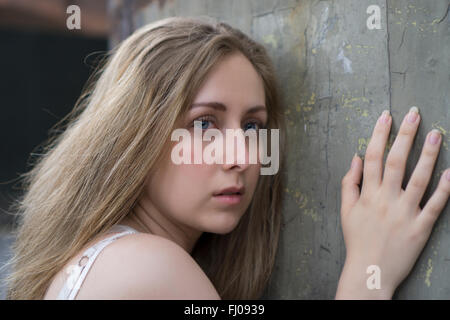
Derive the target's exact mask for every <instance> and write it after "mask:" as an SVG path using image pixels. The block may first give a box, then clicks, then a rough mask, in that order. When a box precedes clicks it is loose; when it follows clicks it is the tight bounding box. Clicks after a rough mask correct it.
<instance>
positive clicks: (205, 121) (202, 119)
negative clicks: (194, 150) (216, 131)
mask: <svg viewBox="0 0 450 320" xmlns="http://www.w3.org/2000/svg"><path fill="white" fill-rule="evenodd" d="M196 121H197V122H198V123H197V126H196V123H195V122H196ZM208 122H212V119H211V118H209V117H200V118H197V119H195V120H194V122H193V124H192V126H193V127H195V128H200V129H202V130H206V129H208V127H209V126H208ZM199 123H200V124H199Z"/></svg>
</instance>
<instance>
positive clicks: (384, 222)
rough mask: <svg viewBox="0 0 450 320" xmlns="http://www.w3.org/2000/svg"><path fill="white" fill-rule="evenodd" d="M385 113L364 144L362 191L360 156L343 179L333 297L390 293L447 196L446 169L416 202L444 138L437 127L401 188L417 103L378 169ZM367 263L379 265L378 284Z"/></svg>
mask: <svg viewBox="0 0 450 320" xmlns="http://www.w3.org/2000/svg"><path fill="white" fill-rule="evenodd" d="M385 115H386V118H383V115H382V116H381V117H380V118H379V119H378V121H377V123H376V126H375V129H374V131H373V134H372V137H371V139H370V143H369V145H368V146H367V151H366V155H365V160H364V180H363V185H362V189H361V193H360V191H359V186H358V185H359V184H360V182H361V176H362V174H363V163H362V160H361V159H360V158H359V157H354V158H353V161H352V168H351V169H350V170H349V171H348V172H347V174H346V175H345V176H344V178H343V179H342V206H341V222H342V231H343V234H344V241H345V246H346V260H345V264H344V268H343V270H342V274H341V277H340V279H339V284H338V289H337V292H336V299H379V298H381V299H383V298H387V299H390V298H392V295H393V293H394V291H395V289H396V288H397V286H398V285H399V284H400V283H401V282H402V281H403V280H404V278H405V277H406V276H407V275H408V274H409V272H410V271H411V269H412V267H413V265H414V263H415V262H416V260H417V258H418V256H419V254H420V252H421V251H422V249H423V247H424V246H425V243H426V242H427V240H428V238H429V236H430V233H431V230H432V228H433V225H434V223H435V221H436V219H437V218H438V216H439V214H440V212H441V211H442V210H443V209H444V207H445V205H446V203H447V200H448V197H449V193H450V169H447V170H446V171H445V172H444V174H443V175H442V177H441V179H440V181H439V185H438V186H437V188H436V190H435V191H434V193H433V195H432V196H431V197H430V199H429V200H428V202H427V203H426V204H425V206H424V207H423V209H421V208H420V206H419V204H420V202H421V199H422V197H423V195H424V193H425V190H426V188H427V185H428V183H429V181H430V178H431V174H432V172H433V168H434V164H435V162H436V158H437V156H438V153H439V148H440V145H441V141H442V138H441V135H440V133H439V131H438V130H433V131H432V132H430V133H428V135H427V137H426V141H425V145H424V147H423V149H422V154H421V155H420V159H419V162H418V163H417V166H416V168H415V169H414V172H413V174H412V176H411V178H410V180H409V182H408V185H407V187H406V189H405V190H403V189H402V181H403V176H404V173H405V166H406V161H407V158H408V154H409V151H410V149H411V146H412V144H413V141H414V136H415V134H416V132H417V128H418V126H419V122H420V115H419V114H418V110H417V108H416V107H413V108H411V110H410V113H409V114H408V115H406V116H405V118H404V119H403V123H402V124H401V126H400V130H399V133H398V135H397V137H396V139H395V141H394V144H393V145H392V148H391V150H390V152H389V154H388V157H387V159H386V166H385V169H384V174H383V175H382V169H383V155H384V150H385V146H386V141H387V139H388V137H389V132H390V128H391V123H392V119H391V116H390V115H389V112H387V113H386V114H385ZM410 117H411V118H410ZM414 118H415V120H414ZM383 119H385V120H386V122H384V121H383ZM409 120H413V121H409ZM434 133H436V134H437V136H435V135H434ZM436 138H437V140H436ZM370 265H375V266H378V267H379V270H380V274H379V275H380V280H381V281H380V284H381V286H380V289H376V288H375V289H369V287H368V285H367V280H368V278H369V277H371V273H367V272H366V271H367V268H368V267H369V266H370Z"/></svg>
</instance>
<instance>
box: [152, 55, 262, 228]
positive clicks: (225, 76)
mask: <svg viewBox="0 0 450 320" xmlns="http://www.w3.org/2000/svg"><path fill="white" fill-rule="evenodd" d="M206 102H218V103H221V104H223V105H224V106H225V108H226V110H221V109H215V108H212V107H208V106H204V105H198V104H200V103H206ZM194 104H195V105H196V106H195V107H191V109H190V110H189V111H188V113H187V114H186V116H185V119H184V128H185V129H187V130H189V132H190V134H191V137H192V138H191V146H192V148H191V155H192V157H191V164H184V163H183V164H179V165H177V164H175V163H174V162H173V161H172V159H171V157H170V152H169V157H168V158H167V159H166V160H165V161H164V162H163V164H162V166H161V167H159V168H158V170H157V172H156V173H155V174H154V175H153V176H151V177H150V180H149V184H148V185H147V188H146V192H147V196H148V198H149V200H150V201H151V202H152V206H153V207H154V208H155V209H156V210H158V211H159V212H160V213H161V214H162V215H164V216H166V217H167V218H169V220H171V221H172V222H173V223H175V224H179V225H180V226H181V227H182V228H183V229H185V230H186V229H193V230H197V231H200V232H211V233H219V234H225V233H228V232H231V231H232V230H233V229H234V228H235V227H236V225H237V223H238V222H239V220H240V218H241V217H242V215H243V214H244V212H245V210H246V209H247V208H248V206H249V204H250V202H251V199H252V197H253V193H254V191H255V187H256V185H257V182H258V178H259V175H260V167H261V165H260V163H259V161H258V163H256V164H253V163H249V154H248V152H249V149H248V143H246V149H245V152H246V155H245V156H246V157H245V164H241V163H239V162H238V161H237V156H236V153H237V149H235V154H234V158H233V159H234V161H233V163H226V161H225V159H226V158H225V156H226V148H225V147H224V149H222V150H223V156H224V158H223V159H224V160H223V161H222V163H223V164H218V163H213V164H207V163H204V161H202V164H194V160H193V159H194V147H193V146H194V139H196V138H194V124H193V121H194V120H198V121H202V123H201V125H200V126H198V125H197V126H196V127H197V128H200V129H202V130H203V132H205V130H206V129H212V128H215V129H218V130H220V131H221V132H222V134H223V143H224V146H225V145H226V141H227V139H226V135H225V129H239V128H240V129H242V130H244V132H245V131H247V130H258V129H260V128H262V127H264V126H265V125H266V123H267V120H268V119H267V112H266V109H265V108H264V109H260V110H258V111H256V112H250V113H248V111H249V110H250V109H251V108H252V107H255V106H265V93H264V87H263V82H262V78H261V77H260V76H259V74H258V73H257V72H256V70H255V69H254V67H253V66H252V64H251V63H250V61H249V60H248V59H247V58H246V57H245V56H244V55H242V54H241V53H234V54H232V55H229V56H227V57H226V58H225V59H223V60H221V61H220V62H219V63H218V64H217V65H215V66H214V68H213V69H212V70H211V72H210V73H209V74H208V76H207V78H206V79H205V82H204V84H203V86H202V87H201V88H200V90H199V92H198V93H197V95H196V97H195V99H194ZM199 118H200V119H199ZM197 130H198V129H197ZM198 140H201V138H200V139H198ZM235 141H237V140H235ZM177 143H178V141H173V142H172V144H171V145H170V148H173V146H174V145H176V144H177ZM209 143H211V142H209V141H208V142H206V141H204V142H203V149H202V150H204V148H205V147H206V146H207V145H208V144H209ZM232 186H243V187H244V188H245V192H244V194H243V195H242V196H241V200H240V202H239V203H237V204H236V203H235V204H229V203H225V201H222V200H220V199H219V198H218V197H216V196H214V194H216V193H217V192H219V191H221V190H223V189H224V188H227V187H232ZM222 198H223V197H222Z"/></svg>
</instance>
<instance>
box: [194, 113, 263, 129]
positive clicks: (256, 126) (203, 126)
mask: <svg viewBox="0 0 450 320" xmlns="http://www.w3.org/2000/svg"><path fill="white" fill-rule="evenodd" d="M195 121H198V122H200V121H201V127H198V126H197V128H200V129H202V130H207V129H208V128H209V125H208V123H213V122H214V118H211V117H208V116H203V117H199V118H197V119H195V120H194V121H193V122H192V124H191V127H195ZM249 125H250V126H249ZM261 128H264V126H263V125H262V123H261V122H259V121H249V122H247V123H246V124H245V126H244V131H246V130H247V129H253V130H258V129H261Z"/></svg>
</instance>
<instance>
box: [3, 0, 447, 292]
mask: <svg viewBox="0 0 450 320" xmlns="http://www.w3.org/2000/svg"><path fill="white" fill-rule="evenodd" d="M72 5H76V6H78V8H80V16H81V17H80V20H81V21H80V29H69V28H68V24H67V23H68V22H69V20H70V19H71V18H70V17H72V13H68V12H67V9H68V8H69V7H70V6H72ZM374 5H375V6H377V7H378V15H379V21H380V26H379V28H376V29H369V28H368V27H367V22H368V20H370V15H371V14H370V13H368V12H367V9H368V8H369V6H374ZM449 11H450V3H449V0H433V1H428V0H339V1H333V0H153V1H152V0H147V1H146V0H122V1H120V0H95V1H92V0H91V1H88V0H84V1H82V0H78V1H76V0H74V1H64V0H0V70H1V77H0V94H1V113H0V130H1V140H0V141H1V142H0V154H1V157H0V209H1V210H0V266H1V265H2V264H3V261H5V259H6V258H7V256H8V254H9V252H8V246H9V244H10V243H11V240H12V239H11V236H10V235H9V232H10V231H11V228H12V226H13V225H12V216H11V215H10V214H8V207H9V204H10V203H11V201H12V199H14V198H15V197H16V196H17V195H18V194H20V192H21V190H20V189H19V185H17V177H18V175H19V174H20V173H23V172H26V171H28V170H29V169H30V168H29V166H28V165H27V163H28V160H29V157H30V154H32V153H39V145H40V144H41V143H42V142H44V141H45V140H46V139H47V137H48V135H49V133H50V132H49V130H50V128H51V127H52V126H53V125H54V124H55V123H56V122H57V121H58V120H59V119H61V118H62V117H63V116H64V115H65V114H66V113H68V112H69V111H70V110H71V109H72V108H73V106H74V103H75V101H76V100H77V98H78V96H79V95H80V93H81V89H82V87H83V85H84V84H85V82H86V80H87V79H88V77H89V75H90V74H91V72H92V71H93V68H94V67H95V66H96V63H97V61H98V60H99V59H100V58H101V57H102V55H103V54H104V53H105V52H106V51H107V50H108V49H110V48H112V47H113V46H115V45H116V44H118V43H119V42H120V41H121V40H123V39H124V38H126V37H127V36H128V35H130V34H131V33H132V32H133V31H134V30H135V29H136V28H138V27H140V26H142V25H144V24H147V23H150V22H153V21H156V20H159V19H161V18H165V17H169V16H209V17H213V18H217V19H219V20H221V21H225V22H227V23H229V24H230V25H232V26H234V27H237V28H239V29H240V30H242V31H243V32H244V33H246V34H247V35H249V36H250V37H252V38H253V39H255V40H256V41H258V42H259V43H261V44H263V45H264V46H265V48H266V49H267V51H268V53H269V55H270V56H271V58H272V60H273V63H274V65H275V69H276V73H277V76H278V78H279V81H280V83H281V89H282V95H283V98H284V101H285V114H286V119H287V125H288V127H287V130H288V136H289V141H290V142H289V143H290V145H289V149H290V150H292V152H290V153H289V154H288V161H287V164H288V167H287V168H286V170H285V171H284V172H283V174H286V178H287V183H288V185H287V188H286V190H285V196H286V201H285V206H284V208H283V215H282V216H283V224H282V230H281V239H280V245H279V250H278V252H277V261H276V266H275V270H274V272H273V274H272V277H271V280H270V283H269V285H268V287H267V289H266V293H265V295H264V297H263V298H267V299H333V298H334V295H335V292H336V287H337V282H338V279H339V275H340V272H341V269H342V266H343V264H344V261H345V245H344V241H343V236H342V231H341V226H340V215H339V213H340V201H341V200H340V182H341V179H342V177H343V176H344V175H345V173H346V172H347V170H348V168H349V166H350V161H351V158H352V156H353V154H354V153H355V152H358V154H359V155H360V156H362V157H364V154H365V150H366V148H367V145H368V143H369V141H370V137H371V134H372V130H373V126H374V124H375V122H376V120H377V118H378V117H379V115H380V114H381V112H382V111H383V110H384V109H389V110H390V111H391V114H392V116H393V124H392V129H391V135H390V137H389V141H388V145H387V147H386V153H385V157H386V156H387V153H388V151H389V150H390V147H391V145H392V143H393V141H394V139H395V137H396V135H397V133H398V128H399V125H400V123H401V121H402V119H403V116H404V115H405V114H406V113H407V112H408V110H409V108H410V107H411V106H414V105H415V106H418V107H419V110H420V113H421V123H420V126H419V131H418V133H417V135H416V140H415V143H414V145H413V147H412V150H411V154H410V156H409V160H408V163H407V168H406V174H405V183H404V186H405V185H406V182H407V181H408V179H409V177H410V176H411V173H412V171H413V169H414V168H415V165H416V163H417V160H418V158H419V156H420V152H421V149H422V146H423V143H424V140H425V137H426V134H427V133H428V132H429V131H430V130H431V129H437V130H439V131H440V132H441V134H442V137H443V139H442V147H441V150H440V153H439V157H438V159H437V162H436V166H435V170H434V172H433V176H432V178H431V181H430V183H429V187H428V189H427V191H426V193H425V195H424V198H423V199H422V206H423V204H424V203H426V201H427V200H428V199H429V197H430V196H431V194H432V193H433V192H434V189H435V188H436V186H437V183H438V181H439V177H440V176H441V174H442V173H443V172H444V170H445V169H446V168H447V167H449V164H450V151H449V146H450V126H449V123H450V108H449V105H450V14H449ZM70 21H72V20H70ZM72 22H73V21H72ZM287 173H289V174H287ZM449 209H450V206H449V205H447V206H446V208H445V209H444V210H443V212H442V213H441V216H440V218H439V219H438V221H437V222H436V226H435V228H434V229H433V232H432V234H431V236H430V240H429V241H428V243H427V245H426V246H425V248H424V250H423V252H422V254H421V256H420V257H419V259H418V261H417V263H416V265H415V266H414V268H413V270H412V272H411V274H410V275H409V276H408V278H407V279H406V280H405V281H404V282H403V283H402V284H401V286H400V287H399V288H398V290H397V292H396V294H395V295H394V299H448V298H449V297H450V281H449V280H448V274H449V273H450V264H449V263H448V261H450V253H449V251H448V248H449V247H450V228H449V221H450V216H449V214H450V210H449ZM1 277H2V274H0V278H1ZM3 294H4V291H3V288H1V287H0V298H2V297H3Z"/></svg>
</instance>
